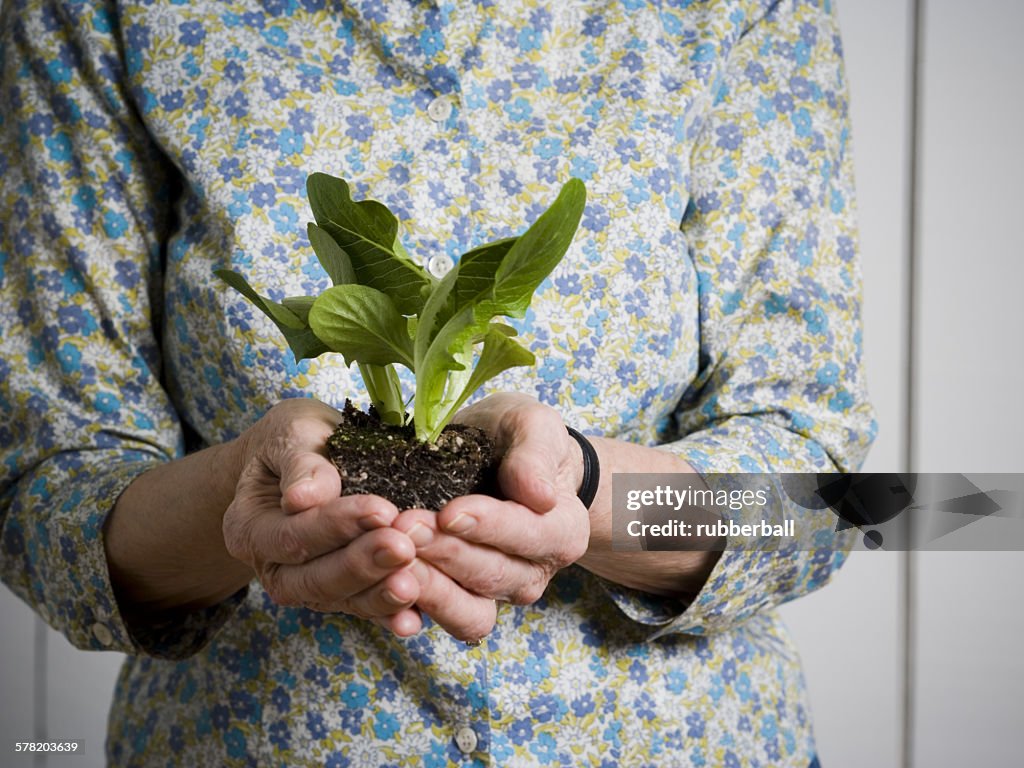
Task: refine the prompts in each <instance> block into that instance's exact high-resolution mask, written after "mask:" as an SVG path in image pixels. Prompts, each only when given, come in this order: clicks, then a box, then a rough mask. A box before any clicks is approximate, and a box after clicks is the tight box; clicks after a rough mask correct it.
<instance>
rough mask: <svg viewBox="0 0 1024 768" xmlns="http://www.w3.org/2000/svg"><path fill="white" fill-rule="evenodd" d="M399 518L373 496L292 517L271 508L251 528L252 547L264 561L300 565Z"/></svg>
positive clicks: (344, 500) (330, 503) (394, 510)
mask: <svg viewBox="0 0 1024 768" xmlns="http://www.w3.org/2000/svg"><path fill="white" fill-rule="evenodd" d="M397 515H398V509H397V508H396V507H395V505H394V504H392V503H391V502H390V501H387V500H386V499H383V498H381V497H380V496H371V495H357V496H339V497H335V498H333V499H331V500H330V501H328V502H327V503H326V504H321V505H319V506H316V507H312V508H311V509H304V510H302V511H301V512H296V513H294V514H291V515H282V514H281V513H280V512H279V511H277V510H274V509H270V510H269V511H267V512H263V513H261V514H260V515H259V516H258V517H257V518H256V519H255V520H254V521H253V522H252V524H251V525H250V526H249V532H248V533H249V542H248V547H249V549H250V550H251V551H252V552H254V553H258V554H259V557H260V560H261V561H263V562H270V563H278V564H283V565H298V564H300V563H305V562H307V561H309V560H312V559H314V558H316V557H320V556H321V555H325V554H327V553H328V552H331V551H332V550H335V549H338V548H339V547H345V546H348V545H349V544H351V543H352V542H353V541H355V539H356V538H358V537H359V536H361V535H362V534H364V533H366V532H367V531H372V530H375V529H377V528H385V527H387V526H389V525H391V523H392V521H393V520H394V519H395V517H396V516H397Z"/></svg>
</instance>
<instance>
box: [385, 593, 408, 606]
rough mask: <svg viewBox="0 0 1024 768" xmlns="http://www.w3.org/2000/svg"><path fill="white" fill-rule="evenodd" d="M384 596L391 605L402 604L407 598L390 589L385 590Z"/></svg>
mask: <svg viewBox="0 0 1024 768" xmlns="http://www.w3.org/2000/svg"><path fill="white" fill-rule="evenodd" d="M383 597H384V602H385V603H389V604H391V605H402V604H403V603H404V602H405V600H403V599H402V598H400V597H399V596H398V595H396V594H395V593H394V592H392V591H391V590H390V589H385V590H384V594H383Z"/></svg>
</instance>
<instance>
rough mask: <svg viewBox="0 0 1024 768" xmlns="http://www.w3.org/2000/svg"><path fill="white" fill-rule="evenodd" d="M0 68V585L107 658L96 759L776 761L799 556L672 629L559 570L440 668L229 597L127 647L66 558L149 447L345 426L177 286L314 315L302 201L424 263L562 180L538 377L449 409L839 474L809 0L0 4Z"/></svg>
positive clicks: (223, 315) (345, 623)
mask: <svg viewBox="0 0 1024 768" xmlns="http://www.w3.org/2000/svg"><path fill="white" fill-rule="evenodd" d="M2 34H3V37H2V39H0V51H2V52H3V56H4V62H3V70H2V72H3V74H2V81H0V94H2V96H0V98H2V100H3V103H4V105H5V107H4V111H3V113H2V114H0V408H2V410H3V413H4V419H3V421H2V423H0V524H2V532H0V548H2V549H0V553H2V557H0V569H2V576H3V579H4V581H5V582H6V583H7V584H9V585H10V586H11V587H12V588H13V589H14V590H15V591H16V592H17V593H18V594H19V595H20V596H21V597H22V598H24V599H25V600H26V601H27V602H29V603H30V604H32V605H34V606H36V608H37V610H39V611H40V613H41V614H42V615H44V616H45V617H46V619H47V620H48V621H49V623H50V624H51V625H53V626H54V627H56V628H58V629H59V630H61V631H62V632H64V633H65V634H66V635H67V636H68V638H69V639H70V640H71V641H72V642H73V643H75V644H76V645H77V646H79V647H83V648H97V649H98V648H101V647H102V648H115V649H120V650H123V651H125V652H127V653H129V654H130V656H129V658H128V660H127V662H126V665H125V669H124V672H123V674H122V676H121V678H120V681H119V684H118V688H117V691H116V697H115V701H114V712H113V717H112V720H111V723H112V730H111V733H110V738H109V744H108V751H109V756H110V761H111V763H112V764H116V765H183V766H184V765H189V766H191V765H223V766H249V765H256V764H259V765H288V766H299V765H331V766H341V765H351V766H380V765H437V766H446V765H488V764H491V765H517V766H518V765H521V766H530V765H594V766H598V765H629V766H656V765H659V766H660V765H665V766H685V765H693V766H696V765H745V766H769V765H770V766H800V768H803V766H806V765H807V764H808V763H809V762H810V761H811V760H812V758H813V754H814V746H813V737H812V734H811V729H810V724H809V715H808V712H807V702H806V694H805V690H804V685H803V682H802V678H801V674H800V669H799V662H798V660H797V655H796V652H795V650H794V648H793V646H792V644H791V643H790V641H789V639H788V636H787V634H786V632H785V629H784V627H783V626H782V625H781V623H780V621H779V619H778V617H777V615H776V614H775V612H774V611H773V610H772V607H773V606H775V605H777V604H778V603H780V602H783V601H785V600H789V599H791V598H793V597H796V596H798V595H800V594H803V593H805V592H807V591H809V590H811V589H815V588H817V587H820V586H821V585H822V584H823V583H824V582H825V581H826V580H827V579H828V577H829V576H830V574H831V573H832V572H834V570H835V569H836V568H837V567H839V565H840V564H841V562H842V560H843V552H842V549H841V548H839V549H832V548H830V546H829V545H828V542H829V541H830V539H827V540H826V542H825V543H824V544H823V549H821V550H819V551H818V552H816V553H814V554H813V557H812V554H811V553H801V552H778V553H776V552H773V553H756V552H753V553H752V552H737V551H732V550H727V551H726V552H725V553H724V555H723V556H722V558H721V560H720V561H719V563H718V565H717V566H716V568H715V571H714V573H712V575H711V577H710V579H709V580H708V583H707V585H706V586H705V588H704V589H702V590H701V592H700V593H699V594H697V595H696V596H694V598H693V599H692V601H689V603H688V605H684V604H680V603H677V602H676V601H669V600H664V599H661V598H656V597H653V596H650V595H645V594H642V593H639V592H635V591H632V590H629V589H626V588H623V587H620V586H617V585H615V584H611V583H608V582H605V581H603V580H600V579H597V578H596V577H594V576H593V575H591V574H589V573H588V572H586V571H584V570H583V569H580V568H577V567H573V568H569V569H566V570H565V571H563V572H562V573H560V574H559V575H558V576H557V577H556V578H555V580H554V581H553V582H552V584H551V586H550V588H549V589H548V591H547V592H546V594H545V595H544V597H543V598H542V599H541V600H540V601H539V602H538V603H536V604H534V605H532V606H525V607H510V606H506V607H504V608H503V609H502V611H501V615H500V617H499V622H498V626H497V628H496V630H495V632H494V633H493V634H492V635H491V636H490V637H489V638H488V640H487V642H486V643H485V644H484V645H483V646H482V647H480V648H479V649H468V648H466V647H463V646H461V645H459V644H458V643H456V642H454V641H452V640H451V639H450V638H449V637H448V636H447V635H445V633H444V632H442V631H441V630H440V629H439V628H438V627H436V626H434V625H433V624H429V625H428V627H427V628H426V629H425V630H424V631H423V632H422V633H421V634H420V635H418V636H416V637H413V638H409V639H406V640H399V639H396V638H394V637H391V636H390V635H388V634H387V633H386V632H383V631H382V630H380V629H379V628H377V627H376V626H374V625H372V624H368V623H366V622H363V621H360V620H357V619H354V618H350V617H346V616H342V615H323V614H317V613H313V612H310V611H305V610H299V609H294V608H282V607H279V606H276V605H274V604H273V603H272V602H270V601H269V599H267V596H266V595H265V593H264V592H263V591H262V590H261V589H260V587H259V585H258V584H253V585H251V586H250V588H249V589H248V590H247V592H245V593H243V594H239V595H236V596H235V597H233V598H232V599H230V600H228V601H226V602H225V603H224V604H222V605H220V606H217V607H215V608H211V609H208V610H205V611H200V612H196V613H194V614H191V615H190V616H188V617H186V618H183V619H181V620H180V621H178V622H175V623H174V624H172V625H169V626H160V627H151V628H146V629H145V630H142V629H139V628H135V631H134V633H133V632H132V631H129V629H128V627H127V626H126V625H125V623H124V620H123V618H122V617H121V615H120V614H119V612H118V610H117V605H116V601H115V599H114V596H113V593H112V590H111V587H110V583H109V577H108V574H107V569H106V564H105V560H104V554H103V542H102V529H103V522H104V519H105V516H106V514H107V513H108V512H109V510H110V508H111V507H112V505H113V503H114V500H115V499H116V498H117V496H118V494H119V493H120V492H121V491H122V490H123V489H124V488H125V487H126V486H127V485H128V484H129V483H130V482H131V481H132V479H133V478H135V477H136V476H138V475H139V474H140V473H142V472H144V471H145V470H146V469H148V468H150V467H152V466H153V465H154V464H155V463H157V462H161V461H167V460H170V459H173V458H175V457H177V456H181V455H182V454H183V452H184V451H185V450H186V445H187V446H188V447H189V448H191V447H194V446H195V445H201V444H204V443H205V444H211V443H216V442H220V441H223V440H226V439H230V438H231V437H233V436H235V435H237V434H239V433H240V432H241V431H242V430H244V429H245V428H246V427H247V426H249V425H250V424H252V423H253V422H254V421H255V420H256V419H258V418H259V416H260V415H261V414H262V413H263V412H264V411H265V410H266V409H267V408H268V407H269V406H270V405H271V404H272V403H274V402H275V401H277V400H278V399H280V398H283V397H294V396H316V397H319V398H321V399H323V400H325V401H327V402H329V403H333V404H340V403H341V402H342V401H343V400H344V398H345V397H346V396H353V395H355V396H356V397H357V399H359V395H358V393H359V392H360V389H359V381H358V375H357V374H356V373H355V372H354V371H349V370H347V369H346V368H345V367H344V365H343V363H342V362H341V361H340V360H334V359H326V358H325V359H321V360H315V361H303V362H302V363H299V364H296V363H295V362H294V360H293V359H292V358H291V355H290V353H289V352H288V351H287V350H286V349H285V348H283V347H282V344H281V340H280V338H279V335H278V333H277V331H276V329H275V328H274V327H273V326H272V325H271V324H270V323H269V322H268V321H266V319H265V318H263V317H262V316H261V315H259V314H258V313H256V312H255V311H254V310H253V309H252V308H251V307H249V306H248V305H247V304H246V303H245V302H244V301H242V300H240V299H239V298H238V297H237V296H236V295H234V294H233V293H232V292H231V291H228V290H225V289H224V287H223V286H221V285H219V284H218V283H217V282H216V281H215V280H213V279H212V277H211V275H212V271H213V270H214V269H215V268H218V267H233V268H236V269H239V270H241V271H243V272H244V273H246V274H247V275H249V276H250V277H251V278H252V280H253V283H254V284H255V286H256V288H257V289H258V290H261V291H263V292H267V293H271V294H273V295H275V296H278V297H280V296H284V295H300V294H311V293H315V292H317V291H319V290H322V289H323V288H325V287H326V286H327V285H328V280H327V276H326V275H325V274H323V272H322V271H321V270H320V269H319V267H318V266H317V265H316V263H315V261H314V260H313V259H312V258H311V254H310V252H309V248H308V243H306V241H305V239H304V235H303V229H302V222H303V220H304V219H305V218H308V216H309V214H308V203H307V201H306V199H305V193H304V189H303V179H304V178H305V175H306V174H307V173H308V172H310V171H314V170H320V171H326V172H330V173H334V174H336V175H341V176H345V177H347V178H349V179H351V180H352V181H353V182H354V184H355V188H356V190H357V192H358V194H360V195H371V196H373V197H375V198H378V199H380V200H382V201H384V202H385V203H387V204H388V205H389V206H391V207H392V208H393V209H394V210H396V211H398V212H399V213H400V216H401V219H402V226H403V229H402V238H403V241H404V243H405V245H406V246H407V247H408V249H409V250H410V252H411V253H413V254H415V256H416V257H417V258H420V259H422V260H423V262H424V264H426V263H427V262H428V261H429V260H430V259H431V258H433V257H438V258H442V259H451V258H453V257H454V256H455V255H457V254H459V253H462V252H464V251H466V250H468V249H470V248H472V247H474V246H476V245H479V244H480V243H483V242H486V241H489V240H492V239H495V238H497V237H502V236H508V235H511V234H514V233H515V232H517V231H521V229H522V228H523V226H524V223H529V222H530V221H532V220H533V219H534V218H536V216H537V215H538V212H539V211H540V210H543V207H544V206H545V205H547V204H548V203H549V202H550V200H551V197H552V195H553V192H554V190H556V189H557V187H558V185H559V184H560V183H562V182H564V181H565V180H566V179H568V178H569V177H570V176H578V177H580V178H582V179H584V180H585V181H586V182H587V185H588V191H589V201H588V205H587V209H586V212H585V214H584V218H583V223H582V226H581V229H580V232H579V234H578V236H577V239H576V241H575V243H574V245H573V247H572V249H571V250H570V252H569V254H568V255H567V257H566V259H565V260H564V262H563V263H562V264H561V265H560V266H559V267H558V268H557V269H556V271H555V272H554V274H553V275H552V276H551V278H550V279H549V280H547V281H545V283H544V285H543V286H542V290H541V292H540V293H539V294H538V296H537V297H536V298H535V300H534V304H533V307H532V309H531V311H530V313H529V314H528V315H527V317H526V318H524V319H523V320H522V321H517V327H518V329H519V330H520V332H521V335H522V337H523V339H524V342H525V343H526V344H527V345H528V346H529V347H530V348H531V349H533V350H534V351H535V352H537V353H538V356H539V357H540V360H541V362H540V364H539V365H538V366H537V367H536V368H535V369H532V370H524V369H519V370H515V371H510V372H507V373H506V374H504V375H503V376H502V377H499V379H498V380H496V381H495V382H494V383H493V385H492V386H491V387H490V388H489V390H488V391H496V390H519V391H525V392H530V393H533V394H534V395H536V396H537V397H538V398H539V399H540V400H541V401H543V402H545V403H549V404H551V405H553V406H554V407H556V408H558V409H559V410H560V411H561V412H562V413H563V414H564V416H565V418H566V420H567V422H568V423H570V424H574V425H576V426H577V427H579V428H580V429H583V430H585V431H587V432H589V433H592V434H603V435H607V436H613V437H617V438H620V439H623V440H629V441H634V442H639V443H643V444H647V445H659V446H662V447H663V449H664V450H669V451H673V452H675V453H677V454H678V455H680V456H681V457H683V458H685V459H687V460H688V461H689V462H690V463H691V464H692V465H693V466H694V467H695V468H696V469H697V470H698V471H701V472H712V471H719V472H721V471H786V470H789V471H800V470H805V471H807V470H809V471H823V470H830V469H835V468H839V469H841V470H853V469H856V468H857V467H858V466H859V464H860V462H861V460H862V459H863V456H864V454H865V452H866V450H867V447H868V445H869V444H870V442H871V439H872V437H873V435H874V433H875V429H876V427H875V425H874V422H873V420H872V414H871V409H870V407H869V406H868V405H867V401H866V395H865V390H864V377H863V366H862V364H861V346H860V332H859V312H860V303H859V302H860V299H859V283H860V278H859V273H858V266H857V260H856V250H857V237H856V231H855V225H854V219H855V211H854V200H855V197H854V193H853V187H852V161H851V158H850V154H849V134H848V123H849V120H848V115H847V108H848V104H847V98H846V90H845V84H844V82H843V67H842V60H841V45H840V44H839V37H838V32H837V29H836V25H835V20H834V18H833V12H832V9H831V4H830V3H829V2H827V0H822V1H821V2H811V1H809V0H794V1H793V2H778V1H777V0H716V1H715V2H700V3H696V2H691V0H667V1H666V2H647V1H646V0H630V2H624V3H603V2H575V3H559V2H553V1H550V2H542V1H541V0H509V1H508V2H501V3H498V2H494V1H493V0H460V1H459V2H455V1H454V0H438V1H437V2H434V1H427V0H423V1H421V2H412V1H411V0H347V1H346V2H339V3H327V2H324V0H275V1H274V2H270V0H266V1H265V2H257V0H233V1H231V2H218V3H214V2H191V3H186V2H180V0H121V1H120V2H116V3H115V2H113V0H89V1H87V2H56V1H55V0H7V2H6V3H5V13H4V18H3V22H2ZM439 99H440V100H441V101H444V102H447V104H448V105H449V106H450V107H451V109H450V111H447V114H446V115H445V116H443V118H442V119H436V117H432V115H435V114H436V113H437V110H436V109H435V110H431V109H430V107H431V105H432V104H437V103H439V102H438V100H439ZM442 112H443V111H442ZM406 386H408V382H406ZM362 399H365V398H362ZM185 425H188V429H186V428H185ZM186 434H188V435H189V438H188V440H186V437H185V435H186ZM97 627H102V628H105V629H106V631H107V634H106V636H104V633H103V632H102V631H97ZM105 640H112V642H109V643H106V644H105V642H104V641H105ZM464 724H469V725H470V726H471V727H472V728H473V729H474V732H475V733H476V735H477V737H478V739H477V745H476V747H475V748H474V749H473V751H472V752H471V754H468V755H465V754H463V753H462V752H461V751H459V749H458V748H457V747H456V745H455V743H454V741H453V737H454V734H455V733H456V731H457V729H458V728H460V727H462V726H463V725H464Z"/></svg>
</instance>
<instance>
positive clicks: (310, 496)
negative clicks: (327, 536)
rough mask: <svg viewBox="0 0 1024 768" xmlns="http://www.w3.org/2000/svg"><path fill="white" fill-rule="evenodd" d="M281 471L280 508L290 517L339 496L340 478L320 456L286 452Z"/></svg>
mask: <svg viewBox="0 0 1024 768" xmlns="http://www.w3.org/2000/svg"><path fill="white" fill-rule="evenodd" d="M282 459H283V462H282V464H281V471H280V478H281V483H280V488H281V506H282V507H283V508H284V511H285V512H287V513H289V514H292V513H294V512H301V511H303V510H306V509H311V508H313V507H316V506H319V505H320V504H325V503H327V502H328V501H330V500H331V499H336V498H338V497H339V496H340V495H341V476H340V475H339V474H338V469H337V467H335V466H334V464H332V463H331V461H330V460H329V459H327V457H325V456H324V455H323V454H320V453H316V452H314V451H286V452H285V453H284V455H283V456H282Z"/></svg>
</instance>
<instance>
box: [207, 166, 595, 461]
mask: <svg viewBox="0 0 1024 768" xmlns="http://www.w3.org/2000/svg"><path fill="white" fill-rule="evenodd" d="M306 187H307V191H308V193H309V201H310V206H311V208H312V209H313V217H314V219H315V220H316V223H313V222H310V224H309V227H308V233H309V241H310V243H311V244H312V246H313V250H314V251H315V253H316V256H317V258H318V259H319V261H320V264H321V265H322V266H323V268H324V270H325V271H326V272H327V274H328V276H329V277H330V278H331V281H332V282H333V283H334V286H333V287H332V288H328V289H327V290H326V291H324V292H323V293H321V294H320V295H319V296H296V297H291V298H286V299H284V300H283V301H281V302H280V303H278V302H274V301H271V300H270V299H268V298H266V297H264V296H260V295H259V294H258V293H256V291H254V290H253V289H252V287H251V286H250V285H249V283H248V282H247V281H246V279H245V278H244V277H242V275H240V274H239V273H237V272H234V271H232V270H227V269H220V270H217V271H216V274H217V276H218V277H220V278H221V279H222V280H224V282H226V283H227V284H228V285H230V286H231V287H232V288H235V289H236V290H237V291H239V292H240V293H241V294H242V295H243V296H245V297H246V298H247V299H249V300H250V301H251V302H252V303H253V304H255V305H256V306H257V307H258V308H259V309H260V310H261V311H262V312H264V313H265V314H266V315H267V316H268V317H269V318H270V319H271V320H273V321H274V323H275V324H276V325H277V327H278V328H280V329H281V332H282V333H283V334H284V337H285V339H286V340H287V342H288V344H289V346H290V347H291V349H292V352H294V353H295V358H296V360H302V359H304V358H315V357H319V356H320V355H322V354H325V353H327V352H337V353H340V354H341V355H342V357H343V358H344V360H345V364H346V365H352V363H356V364H357V365H358V366H359V372H360V374H361V375H362V378H363V382H364V383H365V384H366V389H367V392H368V394H369V396H370V401H371V402H372V403H373V406H374V408H375V409H376V410H377V412H378V413H379V414H380V418H381V420H382V421H383V422H384V423H386V424H393V425H402V424H404V423H405V420H406V418H407V417H406V411H407V404H406V403H404V402H403V401H402V390H401V387H400V386H399V379H398V373H397V370H396V368H395V365H402V366H404V367H406V368H408V369H409V370H410V371H412V373H413V375H414V376H415V377H416V388H415V394H414V395H413V414H412V422H413V425H414V427H415V431H416V437H417V438H418V439H419V440H421V441H427V442H434V441H436V440H437V437H438V435H440V434H441V430H442V429H444V428H445V426H446V425H447V424H448V423H449V422H450V421H451V419H452V417H453V416H454V415H455V412H456V411H457V410H458V409H459V408H460V407H461V406H462V405H463V404H464V403H465V402H466V400H467V399H468V398H469V397H470V396H471V395H472V394H473V393H474V392H476V391H477V389H479V388H480V386H481V385H483V384H484V383H485V382H486V381H488V380H489V379H492V378H493V377H495V376H497V375H498V374H499V373H501V372H502V371H505V370H507V369H509V368H513V367H516V366H522V365H533V364H534V363H535V362H536V360H535V358H534V355H533V353H532V352H530V351H529V350H528V349H526V348H525V347H523V346H522V345H521V344H520V343H519V342H517V341H516V340H515V338H514V337H515V336H516V330H515V329H514V328H512V327H511V326H509V325H507V324H505V323H502V322H499V321H496V318H499V317H510V318H519V317H523V315H525V314H526V310H527V308H528V307H529V306H530V301H531V299H532V298H533V294H534V292H535V291H536V290H537V287H538V286H539V285H540V284H541V282H542V281H543V280H544V278H546V277H547V276H548V275H549V274H551V271H552V270H553V269H554V268H555V267H556V266H557V265H558V263H559V262H560V261H561V260H562V257H563V256H564V255H565V252H566V251H567V250H568V248H569V245H570V243H571V242H572V239H573V237H574V236H575V234H576V229H577V227H578V226H579V222H580V217H581V216H582V215H583V207H584V205H585V203H586V188H585V187H584V185H583V182H582V181H580V180H579V179H571V180H569V182H567V183H566V184H565V186H564V187H562V190H561V192H560V193H559V195H558V197H557V198H556V199H555V201H554V203H552V204H551V207H550V208H548V209H547V210H546V211H545V212H544V213H543V214H541V216H540V217H539V218H538V219H537V221H536V222H534V224H533V225H532V226H531V227H530V228H529V229H527V230H526V232H524V233H523V234H521V235H520V236H518V237H513V238H507V239H503V240H496V241H494V242H492V243H487V244H486V245H482V246H480V247H479V248H474V249H473V250H471V251H469V252H467V253H465V254H463V255H462V257H461V258H460V259H459V261H458V263H457V264H456V265H455V266H454V267H453V268H452V270H451V271H450V272H448V274H446V275H445V276H444V278H442V279H441V280H437V279H436V278H434V277H433V276H432V275H431V274H430V273H428V272H427V271H426V270H424V269H423V268H422V267H421V266H419V265H418V264H417V263H416V262H415V261H414V260H413V259H412V258H411V257H410V256H409V254H408V252H407V251H406V250H405V248H404V247H403V246H402V244H401V242H400V241H399V238H398V219H397V218H395V216H394V214H393V213H391V211H390V210H388V208H387V207H386V206H385V205H383V204H382V203H380V202H378V201H376V200H361V201H355V200H353V199H352V197H351V194H350V192H349V186H348V184H347V183H346V182H345V181H344V180H343V179H339V178H336V177H334V176H329V175H327V174H323V173H314V174H312V175H311V176H310V177H309V178H308V180H307V182H306Z"/></svg>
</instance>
